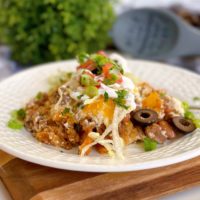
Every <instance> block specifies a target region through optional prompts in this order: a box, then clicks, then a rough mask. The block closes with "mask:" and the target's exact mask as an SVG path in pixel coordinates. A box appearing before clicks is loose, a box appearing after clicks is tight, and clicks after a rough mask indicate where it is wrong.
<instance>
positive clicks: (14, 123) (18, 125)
mask: <svg viewBox="0 0 200 200" xmlns="http://www.w3.org/2000/svg"><path fill="white" fill-rule="evenodd" d="M7 126H8V127H9V128H11V129H14V130H20V129H22V128H23V123H22V122H21V121H19V120H17V119H10V120H9V121H8V124H7Z"/></svg>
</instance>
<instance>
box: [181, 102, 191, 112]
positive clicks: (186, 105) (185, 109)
mask: <svg viewBox="0 0 200 200" xmlns="http://www.w3.org/2000/svg"><path fill="white" fill-rule="evenodd" d="M182 107H183V109H184V111H185V112H186V111H188V110H189V107H190V106H189V104H188V103H187V102H186V101H183V102H182Z"/></svg>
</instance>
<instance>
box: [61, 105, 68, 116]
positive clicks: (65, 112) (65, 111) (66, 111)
mask: <svg viewBox="0 0 200 200" xmlns="http://www.w3.org/2000/svg"><path fill="white" fill-rule="evenodd" d="M69 112H70V109H69V108H67V107H66V108H65V109H64V110H63V111H62V116H64V115H66V114H67V113H69Z"/></svg>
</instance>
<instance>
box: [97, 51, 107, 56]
mask: <svg viewBox="0 0 200 200" xmlns="http://www.w3.org/2000/svg"><path fill="white" fill-rule="evenodd" d="M97 54H100V55H102V56H105V57H108V55H107V54H106V53H105V52H104V51H102V50H101V51H98V52H97Z"/></svg>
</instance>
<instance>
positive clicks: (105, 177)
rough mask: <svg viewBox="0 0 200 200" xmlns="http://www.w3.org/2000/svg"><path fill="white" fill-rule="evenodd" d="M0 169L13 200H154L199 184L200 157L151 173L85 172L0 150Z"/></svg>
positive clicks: (150, 171) (143, 171) (146, 171)
mask: <svg viewBox="0 0 200 200" xmlns="http://www.w3.org/2000/svg"><path fill="white" fill-rule="evenodd" d="M0 166H1V167H0V177H1V179H2V181H3V183H4V184H5V186H6V187H7V189H8V191H9V192H10V194H11V196H12V198H13V199H14V200H29V199H30V200H83V199H84V200H93V199H95V200H98V199H99V200H100V199H101V200H107V199H109V200H112V199H113V200H124V199H126V200H129V199H131V200H134V199H135V200H136V199H137V200H140V199H145V200H150V199H152V200H153V199H154V200H155V199H157V198H159V197H162V196H164V195H167V194H170V193H174V192H177V191H181V190H184V189H186V188H189V187H191V186H194V185H197V184H200V157H197V158H194V159H191V160H188V161H185V162H182V163H179V164H175V165H171V166H168V167H161V168H157V169H151V170H142V171H135V172H127V173H86V172H75V171H65V170H58V169H53V168H49V167H44V166H40V165H36V164H32V163H29V162H26V161H23V160H20V159H18V158H14V157H13V156H10V155H8V154H6V153H4V152H2V151H0Z"/></svg>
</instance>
